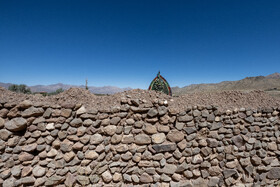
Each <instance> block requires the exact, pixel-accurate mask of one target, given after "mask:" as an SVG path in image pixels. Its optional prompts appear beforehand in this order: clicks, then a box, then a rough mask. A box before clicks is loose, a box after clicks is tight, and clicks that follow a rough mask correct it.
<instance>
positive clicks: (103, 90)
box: [0, 82, 132, 94]
mask: <svg viewBox="0 0 280 187" xmlns="http://www.w3.org/2000/svg"><path fill="white" fill-rule="evenodd" d="M10 85H12V83H1V82H0V86H1V87H4V88H7V89H8V88H9V86H10ZM28 87H29V88H30V89H31V91H32V92H54V91H56V90H57V89H60V88H62V89H63V90H68V89H69V88H72V87H78V88H85V86H82V85H80V86H77V85H68V84H62V83H58V84H51V85H35V86H28ZM88 89H89V91H91V92H92V93H95V94H114V93H118V92H123V91H126V90H131V89H132V88H130V87H127V88H119V87H115V86H103V87H95V86H89V87H88Z"/></svg>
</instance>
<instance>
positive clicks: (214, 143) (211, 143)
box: [206, 138, 219, 148]
mask: <svg viewBox="0 0 280 187" xmlns="http://www.w3.org/2000/svg"><path fill="white" fill-rule="evenodd" d="M206 141H207V144H208V146H209V147H211V148H214V147H217V146H218V145H219V142H218V141H217V140H216V139H213V138H207V139H206Z"/></svg>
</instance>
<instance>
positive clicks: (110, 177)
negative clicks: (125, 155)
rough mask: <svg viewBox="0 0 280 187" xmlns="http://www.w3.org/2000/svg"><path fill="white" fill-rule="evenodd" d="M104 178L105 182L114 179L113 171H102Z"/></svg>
mask: <svg viewBox="0 0 280 187" xmlns="http://www.w3.org/2000/svg"><path fill="white" fill-rule="evenodd" d="M101 176H102V179H103V181H104V182H105V183H109V182H111V181H112V179H113V177H112V175H111V173H110V172H109V171H108V170H107V171H105V172H104V173H102V175H101Z"/></svg>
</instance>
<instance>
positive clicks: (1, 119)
mask: <svg viewBox="0 0 280 187" xmlns="http://www.w3.org/2000/svg"><path fill="white" fill-rule="evenodd" d="M4 124H5V120H4V119H3V118H1V117H0V129H1V128H3V127H4Z"/></svg>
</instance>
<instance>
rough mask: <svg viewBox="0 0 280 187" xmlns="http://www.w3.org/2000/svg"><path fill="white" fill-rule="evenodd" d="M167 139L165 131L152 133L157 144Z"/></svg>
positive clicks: (153, 140)
mask: <svg viewBox="0 0 280 187" xmlns="http://www.w3.org/2000/svg"><path fill="white" fill-rule="evenodd" d="M164 141H165V134H164V133H158V134H153V135H152V142H153V143H155V144H160V143H163V142H164Z"/></svg>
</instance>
